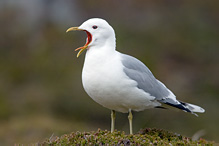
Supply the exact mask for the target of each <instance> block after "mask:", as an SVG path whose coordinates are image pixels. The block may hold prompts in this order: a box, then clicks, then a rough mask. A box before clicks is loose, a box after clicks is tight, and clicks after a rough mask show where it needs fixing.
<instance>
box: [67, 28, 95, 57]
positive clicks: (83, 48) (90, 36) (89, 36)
mask: <svg viewBox="0 0 219 146" xmlns="http://www.w3.org/2000/svg"><path fill="white" fill-rule="evenodd" d="M75 30H80V31H85V32H86V33H87V41H86V44H85V45H84V46H82V47H79V48H77V49H75V51H78V50H80V51H79V52H78V54H77V57H79V56H80V55H81V53H82V52H83V51H84V50H85V49H87V48H88V45H89V44H90V43H91V41H92V35H91V33H90V32H88V31H86V30H84V29H79V28H78V27H70V28H69V29H67V30H66V32H69V31H75Z"/></svg>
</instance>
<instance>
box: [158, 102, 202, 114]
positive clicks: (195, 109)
mask: <svg viewBox="0 0 219 146" xmlns="http://www.w3.org/2000/svg"><path fill="white" fill-rule="evenodd" d="M161 102H163V103H165V104H167V105H170V106H173V107H175V108H178V109H181V110H183V111H185V112H189V113H192V114H194V115H196V116H198V115H197V114H195V113H204V112H205V110H204V109H203V108H201V107H199V106H197V105H194V104H190V103H185V102H182V101H177V103H176V102H175V101H172V99H168V100H161Z"/></svg>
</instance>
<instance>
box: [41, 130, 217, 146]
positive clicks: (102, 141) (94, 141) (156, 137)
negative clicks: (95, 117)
mask: <svg viewBox="0 0 219 146" xmlns="http://www.w3.org/2000/svg"><path fill="white" fill-rule="evenodd" d="M42 145H51V146H53V145H54V146H55V145H98V146H102V145H119V146H120V145H125V146H129V145H213V142H210V141H206V140H205V139H200V140H197V141H192V139H191V138H188V137H184V136H181V135H180V134H175V133H171V132H168V131H165V130H161V129H155V128H152V129H151V128H146V129H142V130H140V131H139V132H138V133H137V134H134V135H126V134H125V132H120V131H115V132H113V133H111V132H110V131H107V130H105V131H103V130H100V129H98V130H97V131H92V132H73V133H71V134H65V135H63V136H61V137H53V138H50V139H47V140H45V141H44V142H43V143H42Z"/></svg>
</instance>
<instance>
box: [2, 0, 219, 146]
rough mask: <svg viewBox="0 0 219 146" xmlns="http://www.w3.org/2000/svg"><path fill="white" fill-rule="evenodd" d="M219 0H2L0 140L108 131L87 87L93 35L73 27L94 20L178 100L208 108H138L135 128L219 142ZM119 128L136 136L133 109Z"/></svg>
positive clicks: (107, 119)
mask: <svg viewBox="0 0 219 146" xmlns="http://www.w3.org/2000/svg"><path fill="white" fill-rule="evenodd" d="M218 16H219V1H216V0H215V1H214V0H213V1H204V0H198V1H189V0H185V1H174V0H168V1H156V2H155V1H152V0H151V1H144V0H139V1H135V0H127V1H125V2H124V1H118V0H111V1H101V0H96V1H89V0H84V1H81V0H64V1H63V0H37V1H36V0H35V1H34V0H1V1H0V20H1V23H0V32H1V35H0V145H12V144H15V143H23V144H30V143H36V142H42V141H43V140H45V138H49V137H50V136H52V135H54V136H61V135H62V134H64V133H70V132H73V131H74V132H75V131H91V130H97V129H98V128H101V129H103V130H104V129H108V130H110V110H108V109H105V108H103V107H102V106H100V105H98V104H97V103H95V102H94V101H93V100H92V99H91V98H90V97H89V96H88V95H87V94H86V93H85V91H84V90H83V87H82V83H81V70H82V66H83V61H84V55H82V56H81V57H80V58H78V59H77V58H76V54H77V52H74V49H76V48H77V47H80V46H83V45H84V43H85V39H86V34H85V33H83V32H71V33H68V34H66V33H65V31H66V29H67V28H69V27H71V26H79V25H80V24H81V23H82V22H84V21H85V20H87V19H89V18H92V17H101V18H104V19H106V20H107V21H108V22H109V23H110V24H111V25H112V26H113V28H114V29H115V31H116V35H117V50H119V51H120V52H123V53H126V54H130V55H132V56H135V57H137V58H138V59H140V60H141V61H143V62H144V63H145V64H146V65H147V66H148V67H149V68H150V69H151V71H152V72H153V73H154V75H155V76H156V77H157V78H158V79H159V80H161V81H162V82H163V83H165V84H166V86H167V87H168V88H170V89H171V90H172V91H173V92H174V93H175V95H176V96H177V98H178V99H180V100H182V101H186V102H189V103H194V104H197V105H200V106H202V107H203V108H205V110H206V113H204V114H199V117H195V116H194V115H191V114H188V113H184V112H182V111H178V110H161V109H151V110H145V111H143V112H139V113H136V112H135V113H134V123H133V124H134V132H137V131H139V130H140V128H145V127H150V128H152V127H156V128H162V129H166V130H169V131H173V132H176V133H179V134H182V135H185V136H188V137H191V136H193V135H194V134H195V133H196V132H197V131H199V130H204V131H205V135H204V136H203V138H206V139H207V140H214V141H217V142H218V141H219V134H218V131H219V126H218V123H219V109H218V104H219V27H218V26H219V17H218ZM116 128H117V129H118V130H124V131H125V132H127V133H128V120H127V114H121V113H117V119H116Z"/></svg>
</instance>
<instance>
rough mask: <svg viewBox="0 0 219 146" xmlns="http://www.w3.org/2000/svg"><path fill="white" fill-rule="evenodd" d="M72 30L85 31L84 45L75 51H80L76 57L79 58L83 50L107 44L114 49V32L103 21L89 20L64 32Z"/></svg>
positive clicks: (98, 19)
mask: <svg viewBox="0 0 219 146" xmlns="http://www.w3.org/2000/svg"><path fill="white" fill-rule="evenodd" d="M73 30H80V31H85V32H86V33H87V39H86V44H85V45H84V46H83V47H80V48H77V49H76V50H75V51H77V50H80V51H79V52H78V54H77V57H79V56H80V54H81V53H82V52H83V51H84V50H86V49H88V48H91V47H99V48H101V47H103V46H104V45H106V44H107V45H111V46H112V47H114V48H115V32H114V30H113V28H112V27H111V26H110V25H109V24H108V23H107V22H106V21H105V20H103V19H100V18H92V19H89V20H87V21H85V22H84V23H82V24H81V25H80V26H79V27H71V28H69V29H68V30H67V31H66V32H69V31H73ZM91 49H92V48H91Z"/></svg>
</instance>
